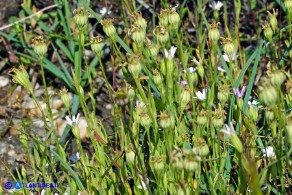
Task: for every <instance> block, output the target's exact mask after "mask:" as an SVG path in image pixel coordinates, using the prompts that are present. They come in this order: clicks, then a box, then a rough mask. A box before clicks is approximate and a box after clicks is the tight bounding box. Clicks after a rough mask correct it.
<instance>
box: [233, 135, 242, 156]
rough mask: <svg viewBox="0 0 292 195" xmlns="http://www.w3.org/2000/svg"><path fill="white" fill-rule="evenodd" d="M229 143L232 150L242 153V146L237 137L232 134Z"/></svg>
mask: <svg viewBox="0 0 292 195" xmlns="http://www.w3.org/2000/svg"><path fill="white" fill-rule="evenodd" d="M230 141H231V143H232V145H233V146H234V148H235V149H236V150H237V151H238V152H239V153H242V152H243V146H242V143H241V141H240V139H239V137H238V136H237V135H236V134H235V133H234V134H232V135H231V136H230Z"/></svg>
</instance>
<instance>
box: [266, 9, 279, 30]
mask: <svg viewBox="0 0 292 195" xmlns="http://www.w3.org/2000/svg"><path fill="white" fill-rule="evenodd" d="M268 14H269V18H270V25H271V27H272V29H273V31H274V32H276V29H277V27H278V20H277V15H278V10H277V9H276V11H275V9H274V8H273V14H271V13H270V12H269V11H268Z"/></svg>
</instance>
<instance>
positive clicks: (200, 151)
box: [198, 144, 210, 157]
mask: <svg viewBox="0 0 292 195" xmlns="http://www.w3.org/2000/svg"><path fill="white" fill-rule="evenodd" d="M209 153H210V150H209V146H208V145H207V144H205V145H203V146H201V147H200V148H199V149H198V155H199V156H201V157H206V156H207V155H208V154H209Z"/></svg>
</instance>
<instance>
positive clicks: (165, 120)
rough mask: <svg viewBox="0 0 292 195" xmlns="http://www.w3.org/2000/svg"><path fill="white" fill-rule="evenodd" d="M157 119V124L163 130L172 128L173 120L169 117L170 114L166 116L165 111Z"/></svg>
mask: <svg viewBox="0 0 292 195" xmlns="http://www.w3.org/2000/svg"><path fill="white" fill-rule="evenodd" d="M159 118H160V121H159V124H160V126H161V127H162V128H163V129H167V128H169V127H172V126H174V118H173V117H172V116H170V114H168V113H167V112H166V111H164V112H161V113H160V116H159Z"/></svg>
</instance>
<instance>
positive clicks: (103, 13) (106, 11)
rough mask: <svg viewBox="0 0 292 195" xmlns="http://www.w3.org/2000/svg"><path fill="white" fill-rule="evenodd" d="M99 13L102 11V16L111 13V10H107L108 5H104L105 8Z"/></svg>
mask: <svg viewBox="0 0 292 195" xmlns="http://www.w3.org/2000/svg"><path fill="white" fill-rule="evenodd" d="M99 13H100V14H101V15H102V16H104V15H105V14H106V13H108V14H110V13H111V11H109V10H107V9H106V7H103V8H102V9H101V10H100V11H99Z"/></svg>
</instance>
